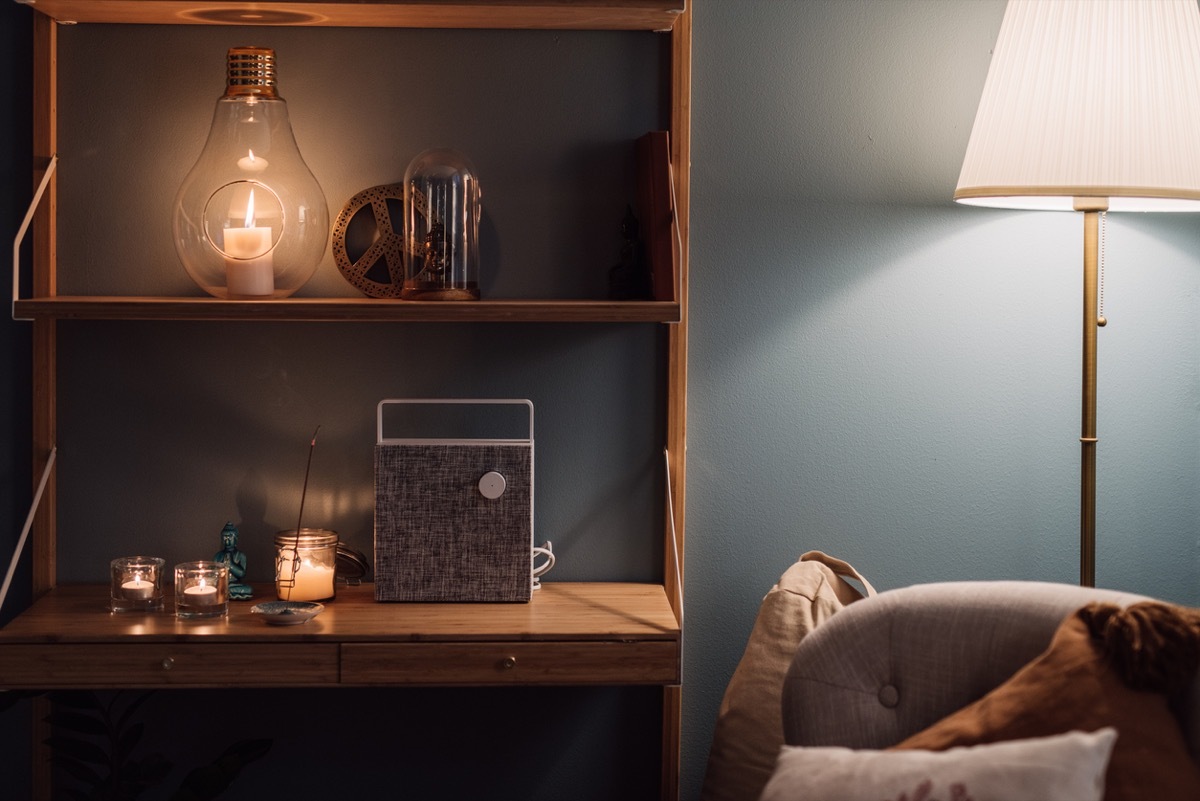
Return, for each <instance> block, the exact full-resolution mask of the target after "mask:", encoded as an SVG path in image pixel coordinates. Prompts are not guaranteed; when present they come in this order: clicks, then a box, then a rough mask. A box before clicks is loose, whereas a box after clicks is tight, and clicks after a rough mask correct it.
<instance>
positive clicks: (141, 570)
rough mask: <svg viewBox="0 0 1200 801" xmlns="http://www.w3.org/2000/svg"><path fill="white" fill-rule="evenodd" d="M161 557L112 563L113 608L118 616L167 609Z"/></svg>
mask: <svg viewBox="0 0 1200 801" xmlns="http://www.w3.org/2000/svg"><path fill="white" fill-rule="evenodd" d="M165 564H166V562H165V561H164V560H162V559H159V558H158V557H157V556H121V557H118V558H117V559H114V560H112V562H111V564H110V568H111V583H110V588H111V591H110V592H109V597H110V599H111V603H110V605H109V608H110V609H112V611H114V612H156V611H158V610H160V609H162V608H163V586H162V581H163V566H164V565H165Z"/></svg>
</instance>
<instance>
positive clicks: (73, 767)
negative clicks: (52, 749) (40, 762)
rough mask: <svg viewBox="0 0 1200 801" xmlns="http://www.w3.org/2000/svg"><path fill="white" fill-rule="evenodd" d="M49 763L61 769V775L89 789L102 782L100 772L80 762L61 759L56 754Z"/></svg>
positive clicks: (65, 758)
mask: <svg viewBox="0 0 1200 801" xmlns="http://www.w3.org/2000/svg"><path fill="white" fill-rule="evenodd" d="M50 761H51V762H53V763H54V766H55V767H57V768H59V769H61V770H62V772H63V773H66V774H67V775H68V776H70V777H71V778H72V779H75V780H76V781H79V782H82V783H83V784H86V785H88V786H89V787H95V786H96V785H98V784H100V783H101V782H102V781H104V779H103V777H102V776H101V775H100V772H99V771H97V770H95V769H94V768H92V767H91V766H89V765H88V764H87V763H86V762H80V761H79V760H77V759H72V758H70V757H63V756H59V755H57V754H56V755H54V756H52V757H51V758H50Z"/></svg>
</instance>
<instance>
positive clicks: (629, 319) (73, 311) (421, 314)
mask: <svg viewBox="0 0 1200 801" xmlns="http://www.w3.org/2000/svg"><path fill="white" fill-rule="evenodd" d="M14 315H15V316H16V318H17V319H58V320H247V321H251V320H263V321H266V320H280V321H290V322H304V321H331V322H450V323H470V322H546V323H573V322H579V323H677V322H679V320H680V305H679V304H678V303H674V302H662V301H608V300H478V301H449V302H418V301H405V300H380V299H374V298H283V299H278V300H219V299H217V298H174V297H172V298H164V297H137V296H90V295H86V296H85V295H58V296H53V297H39V298H30V299H26V300H18V301H17V302H16V307H15V312H14Z"/></svg>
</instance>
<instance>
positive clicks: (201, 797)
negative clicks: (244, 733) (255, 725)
mask: <svg viewBox="0 0 1200 801" xmlns="http://www.w3.org/2000/svg"><path fill="white" fill-rule="evenodd" d="M271 745H272V742H271V740H239V741H238V742H236V743H234V744H233V745H231V746H229V747H228V748H227V749H225V752H224V753H223V754H221V756H219V757H217V759H216V760H215V761H214V762H213V763H212V764H211V765H206V766H204V767H199V768H196V769H195V770H193V771H191V772H190V773H188V775H187V776H186V777H184V780H183V784H181V785H180V786H179V790H178V791H176V793H175V794H174V795H173V796H171V801H212V799H214V798H216V797H217V796H218V795H220V794H221V793H223V792H224V791H225V790H226V789H227V788H228V787H229V785H230V784H231V783H232V782H233V780H234V779H236V778H237V775H238V774H239V773H241V772H242V768H244V767H246V765H248V764H250V763H251V762H253V761H255V760H256V759H261V758H262V757H264V756H266V755H267V752H268V751H270V750H271Z"/></svg>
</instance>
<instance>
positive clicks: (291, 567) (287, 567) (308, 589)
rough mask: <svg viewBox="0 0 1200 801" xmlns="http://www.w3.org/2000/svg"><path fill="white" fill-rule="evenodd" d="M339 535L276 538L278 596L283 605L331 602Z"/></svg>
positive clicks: (311, 532) (307, 532)
mask: <svg viewBox="0 0 1200 801" xmlns="http://www.w3.org/2000/svg"><path fill="white" fill-rule="evenodd" d="M337 546H338V535H337V532H336V531H330V530H329V529H325V528H302V529H300V533H299V534H297V533H296V529H294V528H293V529H288V530H287V531H280V532H279V533H277V534H276V535H275V594H276V595H278V596H279V600H281V601H328V600H330V599H331V598H333V596H334V587H335V582H334V576H335V575H336V572H337Z"/></svg>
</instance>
